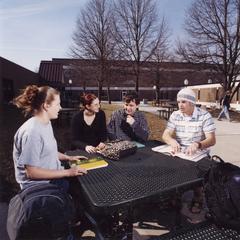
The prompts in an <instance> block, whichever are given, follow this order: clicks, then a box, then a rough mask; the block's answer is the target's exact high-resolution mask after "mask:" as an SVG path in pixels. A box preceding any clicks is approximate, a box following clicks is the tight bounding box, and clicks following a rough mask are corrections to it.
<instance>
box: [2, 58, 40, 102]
mask: <svg viewBox="0 0 240 240" xmlns="http://www.w3.org/2000/svg"><path fill="white" fill-rule="evenodd" d="M38 79H39V77H38V74H37V73H34V72H32V71H30V70H28V69H26V68H23V67H22V66H20V65H17V64H15V63H13V62H11V61H9V60H7V59H4V58H2V57H0V105H3V104H8V103H9V101H11V100H12V98H13V97H14V96H16V95H17V94H18V93H19V90H20V89H22V88H24V87H25V86H27V85H29V84H37V83H38Z"/></svg>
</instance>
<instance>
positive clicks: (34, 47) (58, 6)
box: [0, 0, 193, 71]
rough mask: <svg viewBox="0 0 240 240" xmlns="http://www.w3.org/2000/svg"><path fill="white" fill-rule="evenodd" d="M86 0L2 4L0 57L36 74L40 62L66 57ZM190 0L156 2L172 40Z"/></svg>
mask: <svg viewBox="0 0 240 240" xmlns="http://www.w3.org/2000/svg"><path fill="white" fill-rule="evenodd" d="M87 1H88V0H1V1H0V29H1V34H0V56H1V57H4V58H6V59H8V60H10V61H13V62H15V63H17V64H19V65H21V66H23V67H25V68H27V69H30V70H32V71H36V70H37V69H38V67H39V64H40V61H41V60H51V59H52V58H64V57H69V56H68V51H69V47H70V45H71V43H72V40H71V36H72V33H73V31H74V28H75V23H76V19H77V16H78V14H79V12H80V10H81V8H82V7H83V6H84V4H85V3H86V2H87ZM192 1H193V0H157V2H158V8H159V11H160V16H163V15H164V16H165V17H166V19H167V21H168V24H169V28H170V29H171V31H172V34H173V35H172V44H173V45H174V39H176V38H177V37H182V36H183V35H184V32H183V22H184V13H185V10H186V9H187V8H188V7H189V6H190V5H191V2H192Z"/></svg>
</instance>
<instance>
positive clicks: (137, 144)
mask: <svg viewBox="0 0 240 240" xmlns="http://www.w3.org/2000/svg"><path fill="white" fill-rule="evenodd" d="M132 142H133V143H134V144H135V145H136V146H137V148H143V147H145V145H144V144H142V143H140V142H136V141H132Z"/></svg>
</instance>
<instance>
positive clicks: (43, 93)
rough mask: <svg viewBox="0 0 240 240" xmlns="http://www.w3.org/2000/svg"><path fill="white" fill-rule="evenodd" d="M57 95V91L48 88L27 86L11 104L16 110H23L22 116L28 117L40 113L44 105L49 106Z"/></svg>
mask: <svg viewBox="0 0 240 240" xmlns="http://www.w3.org/2000/svg"><path fill="white" fill-rule="evenodd" d="M59 94H60V93H59V91H57V90H56V89H54V88H52V87H49V86H42V87H38V86H36V85H29V86H27V87H26V88H25V89H23V90H22V91H21V94H20V95H19V96H18V97H16V98H14V99H13V101H12V103H13V104H14V105H16V106H17V108H20V109H23V113H24V116H28V115H33V114H34V113H35V112H39V111H41V108H42V105H43V104H44V103H47V104H51V102H52V101H53V100H54V97H55V95H59Z"/></svg>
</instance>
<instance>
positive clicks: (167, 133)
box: [162, 128, 181, 154]
mask: <svg viewBox="0 0 240 240" xmlns="http://www.w3.org/2000/svg"><path fill="white" fill-rule="evenodd" d="M173 135H174V130H173V129H169V128H166V129H165V130H164V132H163V135H162V139H163V141H164V142H165V143H166V144H168V145H170V146H171V147H172V152H173V154H174V153H177V152H179V151H180V150H181V146H180V144H179V143H178V142H177V140H176V139H175V138H174V137H173Z"/></svg>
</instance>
